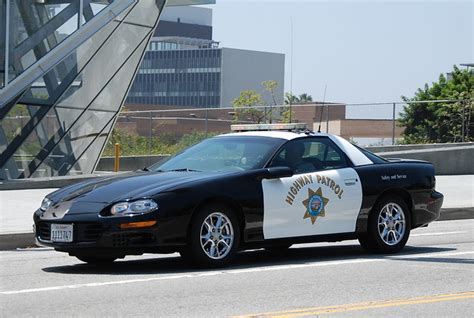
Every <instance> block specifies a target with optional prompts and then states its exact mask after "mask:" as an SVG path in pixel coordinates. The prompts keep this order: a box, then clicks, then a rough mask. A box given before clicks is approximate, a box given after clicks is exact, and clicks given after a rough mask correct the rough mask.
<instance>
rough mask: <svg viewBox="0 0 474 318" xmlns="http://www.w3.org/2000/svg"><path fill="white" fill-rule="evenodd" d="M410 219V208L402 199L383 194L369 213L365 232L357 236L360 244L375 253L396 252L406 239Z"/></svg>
mask: <svg viewBox="0 0 474 318" xmlns="http://www.w3.org/2000/svg"><path fill="white" fill-rule="evenodd" d="M410 220H411V215H410V210H409V209H408V206H407V204H406V203H405V201H404V200H403V199H401V198H400V197H398V196H394V195H389V196H384V197H382V198H381V199H380V200H379V202H378V203H377V204H376V205H375V206H374V208H373V209H372V211H371V212H370V214H369V220H368V226H367V233H365V234H363V235H361V236H360V237H359V242H360V245H361V246H362V247H363V248H365V249H367V250H369V251H371V252H375V253H396V252H398V251H400V250H401V249H402V248H403V247H404V246H405V244H406V242H407V241H408V237H409V235H410V229H411V221H410Z"/></svg>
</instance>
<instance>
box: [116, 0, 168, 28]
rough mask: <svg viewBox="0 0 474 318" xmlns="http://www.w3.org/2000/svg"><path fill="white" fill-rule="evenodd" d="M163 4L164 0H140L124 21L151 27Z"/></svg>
mask: <svg viewBox="0 0 474 318" xmlns="http://www.w3.org/2000/svg"><path fill="white" fill-rule="evenodd" d="M163 4H164V0H140V1H138V3H137V4H136V5H135V6H134V7H133V9H132V12H130V14H129V15H128V16H127V17H126V18H125V21H126V22H130V23H137V24H140V25H146V26H149V27H153V26H154V25H155V22H156V18H157V17H158V15H159V13H160V8H162V7H163Z"/></svg>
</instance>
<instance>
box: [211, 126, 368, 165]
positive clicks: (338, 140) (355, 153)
mask: <svg viewBox="0 0 474 318" xmlns="http://www.w3.org/2000/svg"><path fill="white" fill-rule="evenodd" d="M233 136H235V137H238V136H252V137H267V138H279V139H285V140H293V139H297V138H308V137H327V138H329V139H331V140H332V141H333V142H334V143H335V144H336V145H337V146H338V147H339V148H340V149H341V150H342V151H344V153H345V154H346V155H347V156H348V157H349V159H350V160H351V161H352V163H353V164H354V165H355V166H363V165H370V164H373V162H372V161H371V160H370V159H369V158H367V156H366V155H364V154H363V153H362V152H361V151H360V150H359V149H358V148H357V147H355V146H354V145H353V144H351V143H350V142H349V141H347V140H346V139H344V138H342V137H340V136H336V135H332V134H327V133H314V132H311V133H305V132H304V131H302V132H290V131H271V130H269V131H245V132H236V133H229V134H222V135H218V136H216V137H233Z"/></svg>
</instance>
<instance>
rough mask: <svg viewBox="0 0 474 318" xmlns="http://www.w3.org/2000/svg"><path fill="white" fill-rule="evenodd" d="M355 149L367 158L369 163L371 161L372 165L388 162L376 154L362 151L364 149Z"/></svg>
mask: <svg viewBox="0 0 474 318" xmlns="http://www.w3.org/2000/svg"><path fill="white" fill-rule="evenodd" d="M356 147H357V149H359V150H360V151H361V152H362V153H363V154H364V155H365V156H366V157H367V158H369V160H370V161H372V162H373V163H386V162H388V161H387V160H385V159H384V158H382V157H379V156H377V155H376V154H374V153H372V152H370V151H368V150H366V149H364V148H361V147H359V146H356Z"/></svg>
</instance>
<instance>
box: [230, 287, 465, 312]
mask: <svg viewBox="0 0 474 318" xmlns="http://www.w3.org/2000/svg"><path fill="white" fill-rule="evenodd" d="M469 298H474V291H469V292H461V293H454V294H441V295H431V296H421V297H413V298H406V299H395V300H376V301H369V302H363V303H355V304H343V305H336V306H324V307H313V308H303V309H299V310H288V311H277V312H267V313H260V314H252V315H245V316H238V317H242V318H243V317H245V318H250V317H278V318H284V317H285V318H287V317H301V316H315V315H324V314H332V313H340V312H349V311H358V310H366V309H376V308H387V307H396V306H406V305H416V304H426V303H435V302H442V301H453V300H462V299H469Z"/></svg>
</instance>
